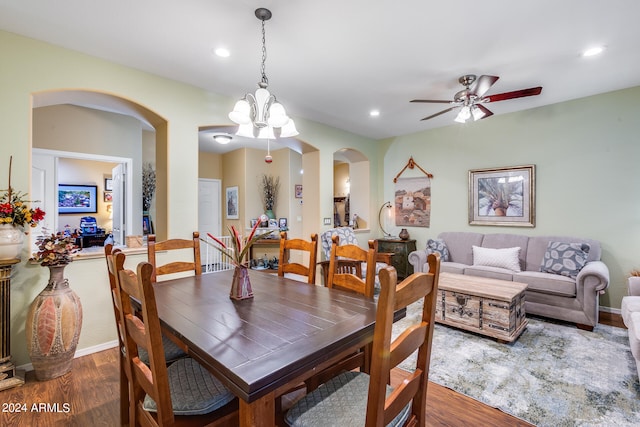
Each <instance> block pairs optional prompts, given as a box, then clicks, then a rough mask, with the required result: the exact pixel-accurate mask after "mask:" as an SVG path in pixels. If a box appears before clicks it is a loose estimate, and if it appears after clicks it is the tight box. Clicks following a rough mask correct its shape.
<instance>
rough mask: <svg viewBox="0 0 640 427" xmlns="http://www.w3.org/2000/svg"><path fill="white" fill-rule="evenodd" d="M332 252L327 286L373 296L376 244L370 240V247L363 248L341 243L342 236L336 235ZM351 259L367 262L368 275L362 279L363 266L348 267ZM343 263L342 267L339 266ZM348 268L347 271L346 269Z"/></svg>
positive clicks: (358, 262) (357, 261) (356, 261)
mask: <svg viewBox="0 0 640 427" xmlns="http://www.w3.org/2000/svg"><path fill="white" fill-rule="evenodd" d="M331 240H332V242H331V253H330V255H329V276H328V278H327V283H326V284H325V286H327V287H329V288H338V289H346V290H349V291H352V292H357V293H359V294H362V295H365V296H367V297H370V298H373V292H374V286H375V276H376V246H375V243H374V241H373V240H369V242H368V243H369V249H368V250H365V249H362V248H361V247H360V246H358V245H354V244H340V242H339V241H340V237H339V236H337V235H334V236H333V238H332V239H331ZM350 261H355V264H361V263H365V264H366V265H367V267H366V275H365V279H364V280H363V279H362V274H358V273H361V272H362V268H360V270H359V271H358V268H357V267H355V266H354V267H350V268H348V267H347V266H348V264H349V262H350ZM339 265H342V267H341V268H338V266H339ZM345 270H346V271H345Z"/></svg>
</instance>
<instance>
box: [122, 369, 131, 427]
mask: <svg viewBox="0 0 640 427" xmlns="http://www.w3.org/2000/svg"><path fill="white" fill-rule="evenodd" d="M123 363H124V361H123V360H122V358H120V425H122V426H128V425H130V423H129V379H128V378H127V375H126V374H125V372H124V366H123Z"/></svg>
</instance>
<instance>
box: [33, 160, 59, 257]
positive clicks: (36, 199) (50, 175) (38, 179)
mask: <svg viewBox="0 0 640 427" xmlns="http://www.w3.org/2000/svg"><path fill="white" fill-rule="evenodd" d="M56 162H57V159H56V158H55V157H54V156H51V155H47V154H39V153H36V152H35V150H34V152H33V153H32V156H31V194H29V199H30V200H33V203H32V207H34V208H40V209H42V210H43V211H44V212H45V215H44V221H41V222H40V223H39V224H38V226H37V227H36V228H31V229H30V232H29V234H30V239H29V240H30V242H31V245H33V244H34V241H35V238H36V237H38V236H40V235H41V234H42V233H43V229H46V231H47V233H55V232H57V231H58V203H57V195H58V191H57V189H58V179H57V176H56ZM31 249H33V250H35V247H33V248H31ZM31 252H33V251H32V250H30V251H29V253H31Z"/></svg>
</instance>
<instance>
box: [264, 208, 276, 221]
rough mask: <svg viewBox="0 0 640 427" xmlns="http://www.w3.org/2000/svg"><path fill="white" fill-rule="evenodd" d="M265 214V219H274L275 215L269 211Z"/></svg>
mask: <svg viewBox="0 0 640 427" xmlns="http://www.w3.org/2000/svg"><path fill="white" fill-rule="evenodd" d="M265 214H266V215H267V217H269V219H276V214H274V213H273V211H272V210H271V209H267V211H266V212H265Z"/></svg>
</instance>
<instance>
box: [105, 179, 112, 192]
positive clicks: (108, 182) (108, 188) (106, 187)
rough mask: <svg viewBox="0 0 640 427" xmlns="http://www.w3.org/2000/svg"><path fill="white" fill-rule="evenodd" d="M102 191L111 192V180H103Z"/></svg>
mask: <svg viewBox="0 0 640 427" xmlns="http://www.w3.org/2000/svg"><path fill="white" fill-rule="evenodd" d="M104 191H113V180H112V179H111V178H105V179H104Z"/></svg>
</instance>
